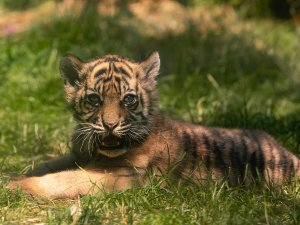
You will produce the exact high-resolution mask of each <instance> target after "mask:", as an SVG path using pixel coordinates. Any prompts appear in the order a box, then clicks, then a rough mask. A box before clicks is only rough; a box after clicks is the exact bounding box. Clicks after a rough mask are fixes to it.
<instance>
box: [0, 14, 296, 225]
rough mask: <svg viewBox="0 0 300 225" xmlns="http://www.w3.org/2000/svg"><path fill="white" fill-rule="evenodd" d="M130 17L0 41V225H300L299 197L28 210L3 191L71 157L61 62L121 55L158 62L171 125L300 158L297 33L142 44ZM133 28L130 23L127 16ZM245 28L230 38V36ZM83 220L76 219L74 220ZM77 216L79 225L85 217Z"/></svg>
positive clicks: (143, 200)
mask: <svg viewBox="0 0 300 225" xmlns="http://www.w3.org/2000/svg"><path fill="white" fill-rule="evenodd" d="M127 14H128V13H127V12H124V13H120V14H116V15H115V16H110V17H105V16H102V17H101V16H98V15H96V14H90V15H87V14H83V15H81V16H80V17H77V18H72V17H68V16H65V17H62V18H55V20H54V21H53V22H51V23H43V24H38V25H36V26H35V27H34V28H32V29H30V30H28V31H27V32H25V33H22V34H16V35H13V36H10V37H2V38H1V39H0V49H1V52H0V76H1V84H0V96H1V98H0V106H1V109H0V121H1V122H0V124H1V129H0V174H1V179H0V224H29V223H47V224H71V223H73V224H75V223H77V224H101V223H105V224H114V223H117V224H118V223H119V224H132V223H134V224H299V223H300V198H299V194H298V192H297V191H296V189H294V188H292V187H290V188H283V190H281V191H274V190H269V189H260V188H257V187H248V188H245V187H240V188H229V187H226V185H222V184H212V185H211V186H209V187H207V186H202V185H201V184H190V185H185V186H178V187H177V186H176V187H174V186H168V187H166V188H163V189H161V188H159V187H158V186H159V185H158V184H159V181H155V180H153V183H152V184H151V185H149V186H148V187H145V188H141V189H134V190H128V191H124V192H116V193H103V194H100V195H98V196H95V197H83V198H82V199H81V200H77V201H59V200H58V201H47V200H44V199H32V198H28V197H27V196H25V195H24V194H22V193H20V192H12V191H8V190H6V189H5V185H6V184H7V182H8V181H9V179H10V177H11V176H12V175H18V174H21V173H24V172H25V171H27V170H28V169H29V168H30V167H31V166H33V165H34V164H37V163H40V162H41V161H43V160H46V159H48V158H50V157H53V156H55V155H60V154H63V153H64V152H66V151H67V149H68V141H69V138H70V132H71V130H72V126H73V125H74V122H73V120H72V118H71V115H70V113H69V112H68V111H67V109H66V107H65V104H64V99H63V90H62V82H61V80H60V78H59V74H58V69H57V67H58V62H59V59H60V58H61V56H62V55H63V54H65V53H68V52H71V53H74V54H76V55H79V56H81V57H82V58H83V59H88V58H90V57H94V56H96V55H104V54H107V53H115V54H120V55H123V56H127V57H129V58H134V59H137V60H139V59H141V58H142V57H143V56H145V55H146V54H148V53H149V52H150V51H152V50H158V51H159V52H160V53H161V58H162V70H161V76H160V80H159V90H160V96H161V107H162V109H163V111H164V112H165V114H167V115H171V116H173V117H177V118H181V119H185V120H188V121H192V122H194V123H199V124H204V125H209V126H222V127H241V128H255V129H262V130H265V131H267V132H269V133H271V134H272V135H273V136H275V138H276V139H278V140H279V141H280V142H281V143H282V144H283V145H284V146H285V147H287V148H289V149H291V151H293V152H294V153H296V154H298V155H300V147H299V144H300V117H299V112H300V92H299V90H300V64H299V56H300V55H299V54H300V53H299V52H300V51H299V50H300V43H299V38H300V31H299V28H298V30H297V28H296V27H293V26H292V25H290V24H283V23H281V22H267V21H252V22H251V21H247V22H246V21H238V20H237V21H236V22H235V23H236V24H229V25H228V26H222V27H220V28H219V29H207V30H206V31H201V32H199V31H197V29H196V27H195V25H193V24H191V25H190V26H189V27H188V28H187V30H186V32H183V33H179V34H178V33H177V34H172V33H163V34H160V35H159V36H157V37H155V36H151V35H146V34H145V32H144V31H143V29H142V28H138V27H136V26H130V25H128V24H127V25H124V23H122V18H123V17H124V16H128V15H127ZM129 16H130V15H129ZM233 25H234V26H238V27H244V26H245V27H246V26H247V27H248V29H247V30H245V31H244V32H232V31H231V29H230V26H233ZM75 208H77V209H79V208H80V209H81V212H80V213H75V214H74V215H73V216H71V213H70V210H71V209H73V210H74V209H75ZM79 214H80V216H79Z"/></svg>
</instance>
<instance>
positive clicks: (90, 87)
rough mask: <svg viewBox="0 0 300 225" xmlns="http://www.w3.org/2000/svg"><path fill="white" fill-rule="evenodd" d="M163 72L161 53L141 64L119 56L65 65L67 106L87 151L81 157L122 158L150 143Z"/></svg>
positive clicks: (73, 60) (67, 59)
mask: <svg viewBox="0 0 300 225" xmlns="http://www.w3.org/2000/svg"><path fill="white" fill-rule="evenodd" d="M159 68H160V59H159V55H158V53H157V52H154V53H152V54H151V55H150V56H149V57H148V58H147V59H146V60H145V61H143V62H140V63H134V62H132V61H129V60H127V59H124V58H121V57H119V56H115V55H107V56H104V57H103V58H97V59H95V60H90V61H88V62H83V61H82V60H80V59H79V58H77V57H75V56H72V55H68V56H66V57H64V58H63V59H62V60H61V62H60V72H61V75H62V78H63V80H64V89H65V94H66V100H67V102H68V103H69V105H70V107H71V110H72V111H73V114H74V117H75V119H76V120H77V121H78V126H77V127H76V129H75V135H74V138H75V139H79V140H81V143H82V142H83V144H82V146H85V147H83V148H87V149H80V151H94V150H96V151H97V152H99V153H101V154H103V155H106V156H108V157H117V156H120V155H122V154H124V153H126V151H127V149H128V148H129V147H130V146H132V145H137V144H139V143H141V142H142V141H143V140H144V139H145V138H146V137H147V135H148V134H149V123H150V122H151V119H152V118H153V116H155V114H156V111H157V105H156V93H155V85H156V76H157V75H158V72H159Z"/></svg>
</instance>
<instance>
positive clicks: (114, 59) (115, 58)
mask: <svg viewBox="0 0 300 225" xmlns="http://www.w3.org/2000/svg"><path fill="white" fill-rule="evenodd" d="M104 62H109V63H112V62H120V59H119V58H117V57H116V56H106V57H105V58H104Z"/></svg>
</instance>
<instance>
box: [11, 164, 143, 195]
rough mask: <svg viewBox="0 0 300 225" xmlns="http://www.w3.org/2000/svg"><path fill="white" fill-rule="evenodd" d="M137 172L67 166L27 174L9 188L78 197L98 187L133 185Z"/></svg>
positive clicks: (120, 187)
mask: <svg viewBox="0 0 300 225" xmlns="http://www.w3.org/2000/svg"><path fill="white" fill-rule="evenodd" d="M138 177H139V176H138V174H137V173H136V172H135V171H133V170H131V169H129V168H117V169H114V168H113V169H110V170H90V169H87V170H80V169H76V170H66V171H61V172H57V173H50V174H46V175H44V176H40V177H36V176H34V177H27V178H24V179H21V180H19V181H15V182H11V183H10V184H9V185H8V188H10V189H16V188H20V189H21V190H23V191H25V192H27V193H29V194H33V195H38V196H42V197H46V198H51V199H56V198H76V197H77V196H80V195H88V194H95V193H97V192H99V190H103V189H104V190H124V189H129V188H131V187H132V186H133V184H134V181H135V180H137V179H136V178H138Z"/></svg>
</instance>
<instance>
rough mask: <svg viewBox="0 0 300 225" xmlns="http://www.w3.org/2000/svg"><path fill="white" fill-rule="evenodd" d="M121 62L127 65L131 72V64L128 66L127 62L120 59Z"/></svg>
mask: <svg viewBox="0 0 300 225" xmlns="http://www.w3.org/2000/svg"><path fill="white" fill-rule="evenodd" d="M121 62H122V63H123V64H124V65H125V66H127V68H128V69H129V70H130V72H133V69H132V68H131V66H129V64H128V63H127V62H126V61H124V60H121Z"/></svg>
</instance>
